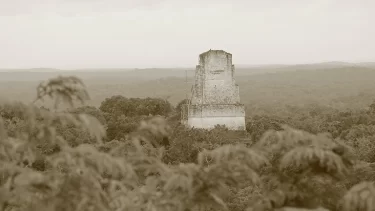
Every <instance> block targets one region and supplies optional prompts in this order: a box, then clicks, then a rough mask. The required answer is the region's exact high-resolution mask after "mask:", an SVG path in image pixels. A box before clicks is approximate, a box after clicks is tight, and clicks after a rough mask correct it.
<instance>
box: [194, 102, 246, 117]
mask: <svg viewBox="0 0 375 211" xmlns="http://www.w3.org/2000/svg"><path fill="white" fill-rule="evenodd" d="M241 116H245V106H244V105H240V104H239V105H235V104H227V105H225V104H218V105H215V104H204V105H191V106H190V107H189V117H241Z"/></svg>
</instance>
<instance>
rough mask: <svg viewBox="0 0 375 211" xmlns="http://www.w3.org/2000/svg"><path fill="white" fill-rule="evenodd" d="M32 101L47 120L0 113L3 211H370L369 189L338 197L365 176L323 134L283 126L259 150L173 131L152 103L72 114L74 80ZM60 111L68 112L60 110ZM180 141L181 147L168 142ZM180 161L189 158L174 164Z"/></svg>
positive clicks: (80, 88)
mask: <svg viewBox="0 0 375 211" xmlns="http://www.w3.org/2000/svg"><path fill="white" fill-rule="evenodd" d="M37 91H38V93H37V96H38V98H37V99H44V98H45V97H51V98H52V99H53V100H55V109H54V110H48V109H41V108H38V107H36V106H35V105H33V104H31V105H25V104H22V103H8V104H5V105H3V106H2V110H1V111H2V113H1V117H2V118H0V157H1V160H0V173H1V178H0V185H1V187H0V195H1V196H0V207H1V208H0V209H2V210H48V211H63V210H80V211H81V210H98V211H99V210H100V211H105V210H116V211H117V210H135V211H136V210H150V211H151V210H152V211H158V210H173V211H175V210H177V211H178V210H181V211H186V210H195V209H204V210H209V209H210V208H211V209H216V210H218V209H221V210H234V209H241V210H245V209H248V210H259V211H261V210H277V209H285V208H286V207H297V208H301V209H302V208H319V207H321V206H330V207H328V208H330V209H331V210H332V209H336V207H339V209H340V210H358V209H360V210H372V209H373V208H372V207H373V205H372V204H371V203H373V201H374V200H373V197H375V194H374V190H373V189H374V187H373V186H372V184H369V183H363V184H359V185H356V186H354V187H350V188H351V189H350V190H349V191H348V192H346V190H348V188H347V187H348V185H346V183H345V182H347V178H348V177H350V176H351V175H352V174H353V172H355V171H357V170H358V169H362V170H363V169H364V168H360V167H358V164H357V160H356V157H355V155H356V152H355V151H353V150H352V148H351V147H349V146H348V145H346V144H345V143H344V142H343V141H341V140H339V139H334V137H332V136H330V135H329V134H325V133H319V134H316V135H315V134H313V133H309V132H305V131H303V130H297V129H294V128H291V127H288V126H282V127H277V128H276V130H267V132H266V133H264V134H263V135H261V136H260V135H259V134H256V135H255V136H254V137H258V136H259V137H260V140H259V141H254V142H252V144H250V145H251V146H245V145H241V144H238V143H237V141H235V140H234V141H232V142H228V141H227V140H226V139H223V138H222V137H224V136H223V134H228V133H229V132H228V131H226V130H225V129H223V128H217V129H216V130H213V131H211V132H207V131H197V130H193V131H191V130H186V129H181V128H173V129H172V128H171V126H170V124H168V122H167V120H166V119H165V118H163V117H161V116H153V115H165V114H166V113H167V112H168V111H169V110H170V108H169V104H168V103H166V102H164V101H160V100H156V101H152V100H151V99H147V100H146V101H147V102H150V105H154V106H151V107H144V106H140V103H141V102H140V101H139V100H136V99H126V98H121V97H114V98H111V99H109V100H107V101H106V102H104V103H103V104H102V107H101V108H100V109H101V110H105V113H104V115H101V113H100V112H99V111H97V110H96V109H95V108H91V107H81V108H74V106H75V101H76V100H78V101H80V102H81V103H84V101H85V100H87V99H89V95H88V93H87V91H86V89H85V86H84V84H83V82H82V81H80V80H79V79H78V78H75V77H59V78H55V79H51V80H50V81H47V82H45V83H42V84H41V85H40V86H39V87H38V89H37ZM116 99H120V101H124V102H123V103H121V102H119V101H116ZM125 101H126V102H125ZM127 102H131V103H132V105H133V107H131V106H130V107H126V106H125V105H126V103H127ZM62 103H65V104H66V105H67V106H70V107H71V108H70V109H69V110H67V111H61V110H59V106H60V105H61V104H62ZM119 110H122V111H123V112H126V114H127V116H122V115H124V114H123V113H116V112H118V111H119ZM83 111H84V112H83ZM137 112H141V113H142V115H143V117H142V118H141V120H142V121H141V122H140V124H139V125H138V126H137V127H136V128H135V129H134V128H133V129H131V130H130V129H129V131H128V132H127V133H126V135H125V134H122V135H118V134H116V135H114V137H115V139H113V138H108V136H107V134H106V132H107V131H109V130H108V129H109V128H113V127H114V126H115V125H116V124H117V123H116V122H118V121H120V120H119V118H118V117H119V116H120V117H121V118H129V117H132V116H135V113H137ZM153 112H154V113H153ZM148 114H152V115H151V116H147V115H148ZM257 121H262V119H261V118H258V119H257ZM109 125H111V127H108V126H109ZM256 127H257V124H251V128H256ZM263 129H265V128H264V127H263V126H262V130H263ZM360 131H363V130H360ZM187 134H189V135H188V137H191V139H190V142H187V143H185V142H178V141H177V139H182V138H185V139H184V140H186V135H187ZM79 136H81V137H79ZM166 137H170V138H172V142H171V143H170V144H169V142H168V144H166ZM220 137H221V139H220ZM254 137H253V138H254ZM185 147H188V148H185ZM183 152H189V153H190V154H189V156H180V159H176V157H178V155H185V154H183ZM367 168H368V166H367ZM353 185H354V184H352V186H353ZM328 190H335V191H334V192H332V193H329V194H331V196H332V197H331V198H330V200H331V201H327V198H325V197H324V195H325V194H327V193H324V191H328ZM345 192H346V194H345ZM339 193H340V194H339ZM344 194H345V195H344ZM236 200H237V202H238V203H236ZM236 204H237V205H242V207H237V208H235V205H236Z"/></svg>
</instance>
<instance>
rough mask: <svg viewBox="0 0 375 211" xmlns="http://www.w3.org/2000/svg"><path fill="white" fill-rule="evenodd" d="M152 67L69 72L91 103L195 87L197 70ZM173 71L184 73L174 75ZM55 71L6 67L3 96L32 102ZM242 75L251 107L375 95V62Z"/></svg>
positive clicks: (356, 104)
mask: <svg viewBox="0 0 375 211" xmlns="http://www.w3.org/2000/svg"><path fill="white" fill-rule="evenodd" d="M150 71H152V70H137V71H130V72H93V73H85V72H65V73H66V74H64V75H77V76H79V77H81V78H83V79H84V80H85V83H86V84H87V86H88V89H89V92H90V94H91V98H92V100H91V101H90V104H92V105H95V106H99V105H100V103H101V102H102V101H103V100H104V99H105V98H107V97H111V96H113V95H123V96H126V97H161V98H165V99H166V98H168V99H169V100H170V101H171V102H172V103H173V104H176V103H177V102H179V101H180V100H182V99H184V98H185V96H186V93H189V92H190V88H191V85H192V83H193V77H192V76H193V71H190V73H191V74H190V75H189V77H188V83H187V84H186V83H185V71H184V70H182V69H180V70H170V69H165V70H161V71H160V72H159V73H162V74H150ZM153 71H159V70H153ZM174 71H176V72H174ZM259 71H261V69H259ZM171 72H174V73H178V74H175V76H171V75H173V74H171ZM253 73H254V72H253ZM53 74H55V75H56V74H57V73H53ZM53 74H52V73H20V72H16V73H0V99H1V98H6V99H10V100H12V99H15V100H22V101H24V102H30V101H32V100H33V99H34V97H35V87H36V85H37V84H38V81H39V80H40V79H42V78H43V79H48V78H50V77H51V76H52V75H53ZM149 74H150V75H149ZM176 75H177V76H176ZM7 79H8V80H7ZM10 79H12V80H10ZM36 79H37V80H36ZM236 80H237V83H238V84H239V86H240V95H241V101H242V102H243V103H244V104H246V105H247V106H248V108H249V109H250V111H249V112H251V111H254V110H255V109H258V110H259V109H263V110H264V109H266V108H268V107H272V105H274V104H280V105H296V106H297V105H305V104H311V103H315V104H320V105H326V106H333V107H337V108H342V109H345V108H361V107H365V106H367V105H369V104H370V103H371V102H372V101H373V99H375V83H374V80H375V68H372V69H371V68H366V67H358V66H357V67H343V68H331V69H324V68H321V69H312V70H309V69H305V70H301V69H299V68H296V69H288V71H274V72H272V71H268V72H263V73H262V74H260V73H259V72H258V73H256V74H255V73H254V74H251V73H250V71H249V70H247V69H239V70H238V71H237V75H236Z"/></svg>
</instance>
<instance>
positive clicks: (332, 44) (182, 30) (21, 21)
mask: <svg viewBox="0 0 375 211" xmlns="http://www.w3.org/2000/svg"><path fill="white" fill-rule="evenodd" d="M134 2H135V1H125V0H124V1H121V0H105V1H104V0H92V1H89V0H74V1H73V0H65V1H63V0H50V1H48V3H47V1H44V0H28V1H21V0H0V30H1V33H0V46H2V51H0V68H4V69H24V68H57V69H83V68H126V69H127V68H140V69H141V68H186V67H195V65H196V64H197V63H198V55H199V54H200V53H202V52H205V51H207V50H209V49H222V50H225V51H227V52H230V53H232V54H233V63H234V64H237V65H275V64H280V65H293V64H311V63H321V62H331V61H337V62H351V63H357V62H375V42H374V41H373V39H374V37H375V2H374V1H371V0H341V1H339V0H316V1H307V0H299V1H297V0H285V1H282V2H281V1H276V0H263V1H250V0H247V1H245V0H243V1H241V0H233V1H230V2H229V1H223V0H215V1H213V0H206V1H198V0H189V1H188V0H181V1H172V0H153V1H151V0H142V1H141V0H138V1H136V2H137V3H134Z"/></svg>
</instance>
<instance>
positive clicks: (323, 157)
mask: <svg viewBox="0 0 375 211" xmlns="http://www.w3.org/2000/svg"><path fill="white" fill-rule="evenodd" d="M280 168H281V169H282V170H286V169H288V170H291V169H295V170H298V171H304V170H307V169H312V171H314V172H316V173H329V174H338V175H345V174H346V173H347V172H348V169H347V167H346V166H345V164H344V163H343V161H342V159H341V157H340V156H339V155H337V154H336V153H334V152H332V151H330V150H325V149H321V148H317V147H296V148H295V149H292V150H290V151H289V152H288V153H286V154H285V155H284V156H283V157H282V159H281V162H280Z"/></svg>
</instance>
